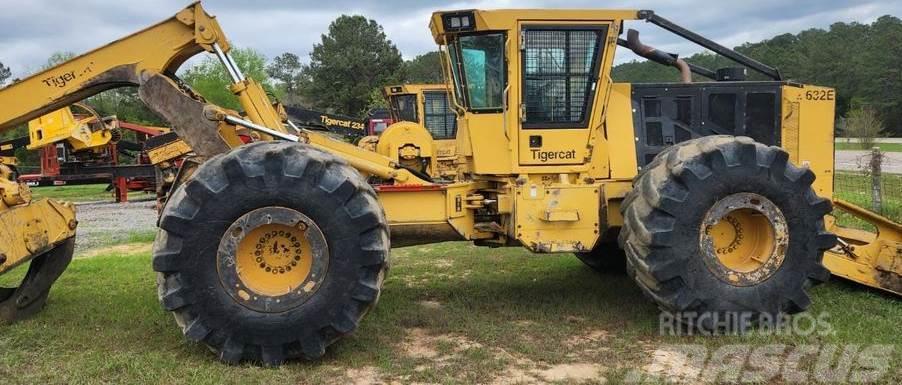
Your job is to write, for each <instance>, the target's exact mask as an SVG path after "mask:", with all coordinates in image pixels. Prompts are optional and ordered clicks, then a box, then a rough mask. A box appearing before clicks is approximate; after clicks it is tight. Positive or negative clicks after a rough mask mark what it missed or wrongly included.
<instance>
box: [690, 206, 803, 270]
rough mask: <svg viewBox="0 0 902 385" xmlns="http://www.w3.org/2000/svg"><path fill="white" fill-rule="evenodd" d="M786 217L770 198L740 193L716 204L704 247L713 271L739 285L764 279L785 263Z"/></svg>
mask: <svg viewBox="0 0 902 385" xmlns="http://www.w3.org/2000/svg"><path fill="white" fill-rule="evenodd" d="M788 243H789V233H788V227H787V225H786V219H785V218H784V217H783V214H782V212H781V211H780V209H779V208H778V207H777V206H776V205H775V204H774V203H773V202H771V201H770V200H768V199H767V198H765V197H763V196H761V195H758V194H754V193H737V194H732V195H730V196H727V197H725V198H723V199H721V200H719V201H718V202H716V203H715V204H714V206H713V207H712V208H711V209H710V210H709V211H708V213H707V214H706V215H705V218H704V220H703V222H702V228H701V237H700V246H701V251H702V254H703V255H702V257H703V258H704V260H705V263H706V265H707V266H708V268H709V270H711V271H712V272H713V273H714V274H715V275H716V276H717V277H718V278H720V279H722V280H724V281H726V282H728V283H730V284H732V285H735V286H750V285H754V284H758V283H760V282H763V281H764V280H766V279H767V278H769V277H770V276H771V275H772V274H773V273H774V272H776V271H777V269H778V268H779V267H780V266H781V265H782V263H783V260H784V258H785V254H786V248H787V245H788Z"/></svg>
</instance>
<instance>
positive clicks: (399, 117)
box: [391, 94, 418, 123]
mask: <svg viewBox="0 0 902 385" xmlns="http://www.w3.org/2000/svg"><path fill="white" fill-rule="evenodd" d="M391 114H392V119H394V120H395V121H396V122H399V121H407V122H414V123H417V122H418V121H417V95H416V94H403V95H394V96H392V97H391Z"/></svg>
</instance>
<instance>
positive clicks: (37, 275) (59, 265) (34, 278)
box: [0, 237, 75, 323]
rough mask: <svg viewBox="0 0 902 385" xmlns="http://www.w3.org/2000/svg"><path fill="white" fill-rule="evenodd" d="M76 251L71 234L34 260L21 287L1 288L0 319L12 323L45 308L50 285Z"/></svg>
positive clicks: (61, 272) (67, 264)
mask: <svg viewBox="0 0 902 385" xmlns="http://www.w3.org/2000/svg"><path fill="white" fill-rule="evenodd" d="M74 251H75V237H72V238H69V239H67V240H65V241H64V242H62V243H60V244H58V245H56V246H55V247H54V248H53V249H50V251H47V252H46V253H44V254H41V255H39V256H37V257H35V258H34V259H32V260H31V265H29V266H28V272H27V273H25V278H24V279H22V283H21V284H20V285H19V287H16V288H6V287H2V288H0V322H4V323H12V322H15V321H18V320H21V319H23V318H27V317H30V316H32V315H34V314H35V313H37V312H39V311H40V310H41V309H43V308H44V305H45V304H46V303H47V295H48V294H49V293H50V286H52V285H53V283H54V282H56V279H57V278H59V276H60V275H62V274H63V271H65V270H66V267H67V266H69V262H70V261H72V254H73V252H74Z"/></svg>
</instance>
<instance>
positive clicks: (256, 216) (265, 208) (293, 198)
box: [0, 3, 899, 364]
mask: <svg viewBox="0 0 902 385" xmlns="http://www.w3.org/2000/svg"><path fill="white" fill-rule="evenodd" d="M630 20H645V21H648V22H652V23H654V24H656V25H659V26H661V27H663V28H665V29H668V30H671V31H672V32H675V33H677V34H679V35H682V36H684V37H687V38H688V39H689V40H692V41H695V42H697V43H699V44H702V45H703V46H705V47H707V48H709V49H712V50H714V51H715V52H717V53H719V54H721V55H723V56H726V57H728V58H731V59H733V60H735V61H737V62H739V63H740V64H742V65H743V66H745V67H747V68H749V69H751V70H753V71H756V72H758V73H760V74H761V76H762V77H765V78H766V79H767V80H761V81H754V82H745V81H722V82H708V83H699V84H692V83H682V84H651V85H631V84H618V83H614V82H612V80H611V78H610V70H611V66H612V63H613V57H614V51H615V49H616V47H617V45H618V42H619V40H618V38H617V37H618V36H619V35H620V34H621V28H622V25H623V22H624V21H630ZM430 29H431V31H432V35H433V36H434V38H435V41H436V43H438V44H439V45H441V46H442V51H443V52H444V56H445V57H444V69H445V72H446V74H447V76H448V79H449V85H450V88H451V92H452V95H453V96H454V97H453V98H452V99H451V103H452V105H453V106H454V110H455V111H456V113H457V134H456V137H455V144H456V148H457V153H456V154H457V157H458V159H457V160H456V161H457V162H460V163H461V164H463V165H465V169H464V170H465V171H464V172H462V173H461V174H459V175H457V176H456V177H455V178H454V179H453V180H440V179H437V178H433V177H432V176H430V175H428V174H427V173H423V172H422V171H421V170H418V169H417V168H416V167H414V165H410V164H406V163H405V162H401V161H400V160H396V159H394V158H392V157H388V156H384V155H383V154H381V153H379V152H372V151H366V150H364V149H361V148H359V147H357V146H354V145H351V144H348V143H346V142H343V141H340V140H335V139H331V138H329V137H326V136H324V135H321V134H318V133H316V132H313V131H310V130H305V129H303V128H297V127H292V125H293V123H292V122H290V121H289V120H288V119H287V114H285V112H284V111H285V110H284V109H283V108H282V107H281V106H280V105H279V104H278V103H273V102H272V101H271V100H270V99H269V98H268V97H267V95H266V93H265V92H264V91H263V89H262V87H260V85H259V83H257V82H256V81H254V80H253V79H249V78H246V77H245V76H244V75H243V73H242V72H241V69H240V68H238V67H237V66H236V65H235V63H234V61H233V60H232V59H231V57H230V55H229V50H230V45H229V42H228V40H226V38H225V35H224V34H223V32H222V30H221V29H220V27H219V25H218V23H217V22H216V20H215V19H214V18H213V17H211V16H210V15H208V14H207V13H206V12H205V11H204V10H203V8H202V7H201V5H200V4H199V3H195V4H192V5H190V6H189V7H187V8H185V9H184V10H182V11H180V12H179V13H178V14H176V15H175V16H174V17H172V18H170V19H168V20H165V21H163V22H161V23H159V24H156V25H154V26H151V27H149V28H147V29H144V30H142V31H139V32H136V33H135V34H133V35H130V36H127V37H124V38H122V39H120V40H117V41H115V42H113V43H110V44H108V45H106V46H103V47H101V48H98V49H96V50H94V51H91V52H88V53H85V54H83V55H81V56H77V57H75V58H73V59H71V60H69V61H67V62H64V63H61V64H59V65H57V66H56V67H53V68H49V69H47V70H45V71H43V72H40V73H37V74H35V75H33V76H31V77H29V78H26V79H23V80H21V81H19V82H17V83H14V84H12V85H10V86H8V87H7V88H5V89H3V90H0V106H3V107H2V110H0V128H4V127H9V126H11V125H14V124H17V123H21V122H25V121H27V120H29V119H32V118H35V117H38V116H40V115H42V114H45V113H47V112H50V111H53V110H55V109H58V108H60V107H62V106H65V105H67V104H70V103H72V102H75V101H78V100H80V99H83V98H85V97H87V96H90V95H92V94H95V93H97V92H101V91H103V90H105V89H109V88H112V87H120V86H123V85H131V86H136V87H138V94H139V96H140V97H141V99H142V100H143V101H144V102H145V103H146V104H147V105H148V107H150V108H151V109H152V110H154V111H156V112H157V113H158V114H160V115H161V117H163V118H165V119H166V120H167V121H168V122H169V123H170V124H171V126H172V129H173V132H174V133H175V134H176V135H177V136H178V139H180V140H181V141H182V142H183V147H185V146H187V150H190V151H187V152H185V151H182V152H183V154H179V156H180V155H184V153H188V155H189V157H187V158H185V159H184V161H183V162H181V165H180V167H179V170H178V173H177V175H176V176H175V179H174V181H173V183H172V187H171V189H170V190H169V193H168V199H167V200H166V202H165V207H164V208H163V210H162V213H161V216H160V220H159V228H160V230H159V233H158V236H157V238H156V241H155V244H154V251H153V254H154V258H153V269H154V270H155V271H157V272H158V274H159V275H158V283H159V285H158V288H159V297H160V301H161V304H162V306H163V307H164V308H165V309H166V310H168V311H171V312H173V314H174V316H175V320H176V323H177V324H178V325H179V326H180V327H181V329H182V331H183V333H184V334H185V336H186V337H187V338H188V339H190V340H192V341H198V342H202V343H204V344H206V345H207V346H209V347H210V349H211V350H212V351H214V352H215V353H216V354H217V355H218V357H219V358H220V359H222V360H224V361H227V362H239V361H243V360H250V361H260V362H263V363H266V364H278V363H280V362H282V361H283V360H285V359H291V358H307V359H314V358H317V357H320V356H321V355H322V354H323V353H324V351H325V349H326V347H327V346H329V345H330V344H332V343H333V342H335V341H337V340H338V339H340V338H341V337H342V336H344V335H347V334H348V333H351V332H352V331H354V330H355V329H356V327H357V325H358V323H359V322H360V320H361V319H362V318H363V316H364V315H365V314H366V313H367V312H368V311H369V310H370V309H372V307H373V306H374V305H375V303H376V302H377V301H378V298H379V295H380V293H381V287H382V282H383V280H384V278H385V274H386V273H387V268H388V256H389V250H390V246H401V245H410V244H421V243H430V242H439V241H445V240H471V241H473V242H475V243H476V244H478V245H486V246H512V245H519V246H523V247H525V248H527V249H529V250H531V251H533V252H536V253H559V252H567V253H570V252H573V253H581V254H582V255H584V260H591V259H594V258H604V255H603V254H599V253H598V252H597V251H598V250H601V249H600V248H599V246H600V245H602V244H604V243H605V242H608V241H609V239H608V238H606V237H607V234H610V233H611V231H612V230H613V229H620V230H619V240H620V245H622V246H623V248H624V249H625V251H626V255H627V268H628V271H629V272H630V275H631V276H633V277H634V278H635V281H636V282H637V284H638V285H639V286H640V288H642V290H643V291H644V292H645V293H646V294H647V295H648V297H649V298H650V299H651V300H652V301H654V302H655V303H657V305H658V306H659V307H660V308H662V309H663V310H665V311H670V312H680V311H692V312H698V313H707V314H711V315H712V316H714V317H718V316H728V315H729V314H731V313H733V312H744V313H745V314H751V315H760V316H764V315H775V314H778V313H795V312H798V311H802V310H804V309H805V308H807V307H808V305H809V304H810V302H811V300H810V298H809V297H808V295H807V293H806V289H807V288H809V287H810V286H811V285H813V284H816V283H818V282H822V281H824V280H826V279H827V278H828V276H829V273H830V272H829V271H828V270H827V269H826V268H825V267H824V265H823V263H822V258H823V255H824V252H825V251H826V250H830V249H831V248H833V247H834V245H836V237H835V236H834V235H833V234H831V233H830V232H828V228H829V229H833V228H835V224H834V223H833V221H832V220H831V218H830V217H829V216H828V214H829V213H830V210H831V203H830V199H831V197H832V187H833V186H832V171H833V160H832V154H833V148H832V143H833V137H832V135H833V127H832V125H833V107H834V103H833V101H832V97H833V96H834V95H833V91H832V90H830V89H828V88H824V87H817V86H811V85H803V84H797V83H793V82H789V81H785V80H783V79H782V78H781V76H780V74H779V72H778V71H776V70H775V69H773V68H771V67H768V66H766V65H764V64H761V63H758V62H756V61H754V60H752V59H749V58H747V57H744V56H742V55H740V54H738V53H736V52H734V51H732V50H729V49H726V48H724V47H721V46H719V45H716V43H713V42H711V41H708V40H707V39H704V38H702V37H700V36H698V35H695V34H693V33H691V32H689V31H686V30H684V29H682V28H679V27H678V26H675V25H673V24H672V23H670V22H669V21H667V20H665V19H663V18H660V17H658V16H656V15H655V14H654V13H652V12H650V11H633V10H621V11H604V10H497V11H479V10H466V11H452V12H437V13H435V14H433V16H432V19H431V23H430ZM630 35H633V33H630ZM637 37H638V36H634V38H633V39H628V40H626V41H622V42H620V44H624V45H629V44H630V40H632V41H633V43H636V42H637ZM632 47H633V48H637V49H636V50H638V51H639V52H641V54H642V55H644V56H646V57H650V58H657V60H659V61H661V62H664V63H666V64H672V65H675V66H678V67H680V68H681V69H682V70H683V71H684V75H685V74H686V72H685V71H695V72H696V73H705V72H704V70H703V69H700V68H696V67H692V66H688V65H686V64H685V63H682V62H681V61H679V60H677V59H676V58H675V57H674V56H671V55H666V54H662V53H660V52H657V51H654V50H647V49H646V50H639V49H638V48H639V47H640V46H639V45H635V44H633V45H632ZM202 51H206V52H210V53H212V54H215V55H216V56H217V57H218V58H219V59H220V60H221V62H222V63H223V65H224V66H225V68H226V69H227V70H228V73H229V74H230V76H231V78H232V80H233V82H234V83H233V84H232V86H231V90H232V92H234V93H235V94H236V96H237V97H238V99H239V101H240V102H241V105H242V108H243V109H244V112H243V115H242V114H239V113H237V112H236V111H230V110H226V109H223V108H221V107H218V106H215V105H211V104H209V103H206V102H205V101H204V100H203V99H202V98H200V97H198V96H197V95H195V94H194V93H193V92H191V91H190V90H188V89H186V88H185V86H184V85H183V84H181V83H179V82H177V81H176V80H174V79H173V78H172V77H171V74H174V73H175V70H176V69H177V68H178V67H179V65H181V64H182V63H183V62H184V61H185V60H187V59H188V58H189V57H191V56H193V55H195V54H197V53H200V52H202ZM107 58H115V60H114V61H110V60H109V59H107ZM684 80H686V77H685V76H684ZM411 124H413V123H411ZM803 139H804V140H803ZM246 142H252V143H246ZM380 142H381V139H380ZM378 145H379V144H377V146H378ZM183 149H184V148H183ZM421 150H422V149H421ZM179 152H180V151H169V152H161V153H159V154H157V155H158V156H159V157H158V159H164V160H165V158H166V154H170V155H172V156H173V157H174V156H176V154H178V153H179ZM0 169H2V170H3V172H4V175H5V174H6V173H7V170H8V167H6V166H0ZM368 181H369V182H370V183H368ZM3 183H4V184H3V185H2V186H0V188H2V189H3V198H4V203H3V206H0V224H2V227H0V231H3V232H2V233H0V236H3V237H5V238H4V242H3V243H0V245H4V246H2V247H5V248H10V250H14V251H15V253H11V252H10V251H9V250H0V252H3V253H7V254H9V255H10V256H11V258H9V257H8V258H7V259H6V260H4V261H3V263H4V264H2V265H0V269H2V270H0V271H5V270H7V269H8V268H7V265H6V263H8V261H9V260H11V261H13V262H12V263H14V264H17V263H23V262H25V261H27V260H29V259H31V258H33V257H34V256H36V255H39V254H42V253H44V254H43V255H45V257H44V258H45V259H40V260H39V259H35V260H33V262H32V268H33V269H35V270H36V271H37V272H38V273H36V275H40V273H41V272H42V271H43V270H44V269H43V268H42V267H41V265H40V261H47V260H56V259H54V258H50V259H47V257H46V256H48V255H50V254H46V250H50V251H51V253H59V254H61V255H63V257H66V256H68V257H71V249H69V251H68V252H66V250H67V249H66V248H65V247H63V246H64V245H65V244H67V242H68V240H71V239H72V238H71V237H72V235H71V234H72V232H71V230H67V229H72V228H74V221H69V222H67V221H66V219H68V218H71V214H72V211H71V208H70V209H66V208H65V206H64V205H61V204H57V203H54V202H51V201H41V202H30V201H29V199H28V194H27V189H25V188H23V187H22V186H20V185H16V184H15V183H12V182H3ZM850 207H851V206H850ZM38 208H44V209H47V210H56V211H55V212H54V213H50V214H47V213H45V214H44V215H43V216H42V217H41V218H42V221H41V222H38V223H35V224H34V226H42V227H43V228H44V229H45V230H46V233H45V234H54V236H53V237H47V239H46V241H44V242H37V243H36V245H37V246H35V245H32V246H29V242H31V240H32V239H34V237H33V236H30V235H29V234H21V233H8V231H9V230H8V229H19V230H18V231H21V229H20V227H16V226H15V225H16V224H17V223H24V221H27V220H28V218H31V217H32V216H31V215H32V214H33V211H34V210H36V209H38ZM853 210H854V209H853ZM859 215H861V216H862V217H863V218H865V219H869V220H874V221H876V222H880V220H881V219H879V218H877V219H875V218H873V217H871V216H868V215H867V214H859ZM58 219H59V220H58ZM67 223H68V226H66V224H67ZM389 227H390V228H391V233H390V234H389ZM894 229H895V230H894ZM881 230H882V231H881V233H880V234H878V235H877V236H876V238H873V237H872V238H871V239H861V240H860V242H859V241H857V240H856V239H857V238H854V237H853V236H852V235H848V236H849V238H845V237H846V236H847V234H844V233H842V232H839V231H838V230H837V232H838V233H839V234H840V235H841V236H843V237H844V241H843V242H841V243H840V246H841V248H840V249H834V251H831V252H830V253H829V254H828V256H829V259H828V260H827V262H828V266H829V265H830V264H831V263H832V262H831V261H843V263H846V262H845V261H849V262H848V263H849V264H852V263H854V264H856V266H857V267H858V268H864V267H867V268H869V269H870V270H869V271H870V272H871V273H873V274H875V275H876V276H878V277H880V278H879V279H875V281H876V282H878V284H879V286H880V287H881V288H885V289H887V290H893V291H896V292H898V291H899V290H898V286H893V285H895V284H897V283H898V279H899V270H898V269H899V263H898V262H892V263H889V264H887V263H886V261H888V260H889V261H898V260H899V258H898V257H899V244H898V240H899V237H898V235H899V233H898V227H895V228H893V227H892V226H889V225H887V226H884V227H881ZM894 231H895V232H894ZM874 242H876V246H873V245H875V243H874ZM869 245H870V246H869ZM38 246H39V247H38ZM12 247H15V248H14V249H13V248H12ZM894 247H895V248H894ZM60 259H61V260H62V259H65V258H60ZM875 261H877V262H879V263H876V264H875V263H871V262H875ZM35 266H37V267H35ZM840 269H845V268H843V267H840ZM841 271H842V270H841ZM48 276H49V274H48ZM853 279H854V278H853ZM862 281H866V280H863V279H862ZM873 282H874V281H872V282H871V283H873ZM26 285H27V282H26V284H23V287H25V286H26ZM41 288H43V289H45V290H46V289H48V288H49V283H47V284H46V285H45V286H41ZM29 298H30V297H29ZM6 303H7V302H4V304H6Z"/></svg>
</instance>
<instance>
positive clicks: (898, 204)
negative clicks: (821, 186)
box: [833, 172, 902, 231]
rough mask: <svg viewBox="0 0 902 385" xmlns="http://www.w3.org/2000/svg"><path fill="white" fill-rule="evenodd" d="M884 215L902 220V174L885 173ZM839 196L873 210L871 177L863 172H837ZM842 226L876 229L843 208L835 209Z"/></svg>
mask: <svg viewBox="0 0 902 385" xmlns="http://www.w3.org/2000/svg"><path fill="white" fill-rule="evenodd" d="M881 178H883V183H882V186H883V206H882V207H883V212H882V214H883V216H885V217H887V218H889V219H891V220H894V221H896V222H902V175H896V174H883V175H881ZM833 181H834V182H833V183H834V190H835V195H836V197H837V198H839V199H842V200H845V201H848V202H851V203H853V204H855V205H858V206H861V207H864V208H866V209H868V210H871V209H872V207H871V190H870V189H871V179H870V177H869V176H867V175H865V174H862V173H854V172H837V173H836V175H835V177H834V179H833ZM834 213H835V215H836V218H837V223H839V224H840V225H842V226H848V227H853V228H858V229H862V230H868V231H874V227H873V226H872V225H871V224H869V223H868V222H865V221H863V220H861V219H858V218H856V217H854V216H852V215H850V214H847V213H845V212H843V211H841V210H836V211H834Z"/></svg>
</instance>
